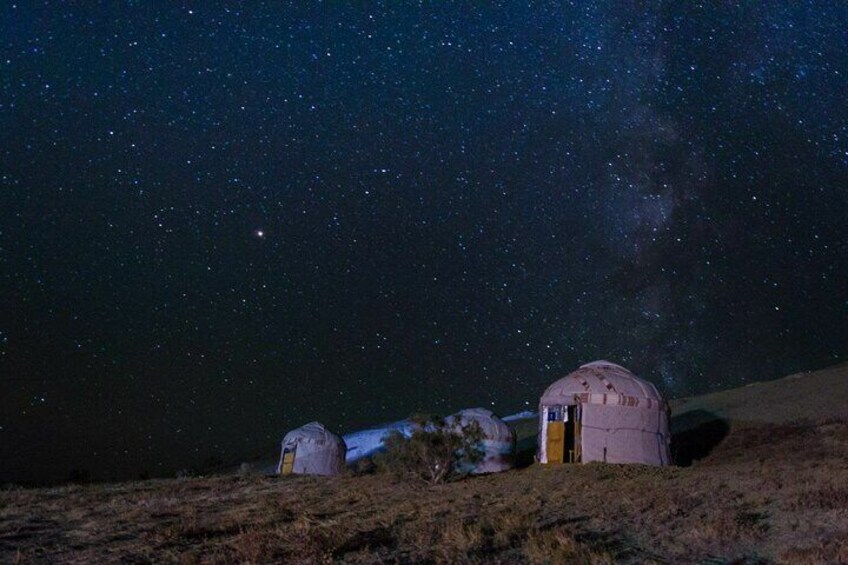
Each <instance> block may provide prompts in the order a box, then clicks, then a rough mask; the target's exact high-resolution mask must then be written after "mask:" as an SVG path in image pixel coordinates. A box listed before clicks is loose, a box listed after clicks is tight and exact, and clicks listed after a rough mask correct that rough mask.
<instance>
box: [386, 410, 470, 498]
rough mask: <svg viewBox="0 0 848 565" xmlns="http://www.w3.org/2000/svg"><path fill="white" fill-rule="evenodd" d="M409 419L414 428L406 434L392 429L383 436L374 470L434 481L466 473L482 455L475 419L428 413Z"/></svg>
mask: <svg viewBox="0 0 848 565" xmlns="http://www.w3.org/2000/svg"><path fill="white" fill-rule="evenodd" d="M411 420H412V422H413V423H414V424H415V429H414V430H413V432H412V434H411V435H410V436H409V437H407V436H405V435H403V434H402V433H400V432H398V431H394V432H392V433H391V434H390V435H389V436H388V437H387V438H386V439H385V441H384V445H385V447H386V450H385V452H384V453H381V454H379V455H377V456H376V457H375V458H374V463H375V464H376V466H377V469H378V470H380V471H383V472H389V473H392V474H394V475H396V476H398V477H401V478H411V479H417V480H421V481H423V482H425V483H427V484H431V485H435V484H439V483H444V482H446V481H449V480H452V479H455V478H457V477H460V476H463V475H465V474H467V473H469V472H470V471H471V470H472V469H473V467H474V465H475V464H476V463H478V462H479V461H480V460H481V459H482V458H483V455H484V452H483V449H482V440H483V430H482V429H481V428H480V424H478V423H477V422H473V421H472V422H468V423H462V422H459V421H458V420H455V419H450V418H448V419H445V418H441V417H439V416H432V415H423V416H413V417H412V418H411Z"/></svg>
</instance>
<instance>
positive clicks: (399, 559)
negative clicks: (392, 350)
mask: <svg viewBox="0 0 848 565" xmlns="http://www.w3.org/2000/svg"><path fill="white" fill-rule="evenodd" d="M846 368H848V367H845V368H843V369H837V373H838V371H843V372H842V373H839V374H842V375H843V376H844V375H845V374H846V373H845V372H844V370H845V369H846ZM834 374H835V375H836V376H839V375H838V374H836V373H834V371H833V370H831V371H829V372H827V373H826V374H825V376H826V377H827V378H828V379H832V380H833V383H835V382H837V379H836V377H834V376H833V375H834ZM828 375H830V376H828ZM784 382H785V383H789V384H792V383H795V382H796V381H793V380H792V379H789V380H785V381H784ZM838 382H840V383H844V380H842V381H838ZM833 383H830V382H828V386H827V387H820V388H814V389H813V390H815V391H818V392H817V394H821V393H822V392H821V391H826V392H827V393H828V394H830V396H828V401H829V402H831V403H832V405H833V406H834V407H835V408H834V409H832V410H830V411H826V410H823V411H822V413H821V414H820V418H821V419H818V420H817V419H815V418H812V417H811V416H810V414H811V413H812V409H811V407H812V406H813V405H814V404H815V403H814V401H813V400H812V399H811V398H809V397H807V398H806V399H805V398H804V397H803V395H799V394H795V395H793V396H792V400H793V402H795V401H798V402H799V403H800V406H802V407H803V408H804V410H803V412H801V414H802V415H801V416H798V413H796V414H795V415H794V416H792V413H787V411H786V410H782V411H780V412H778V411H772V412H769V411H767V410H765V409H759V410H758V411H755V412H757V413H758V414H759V415H758V416H757V418H758V419H757V420H756V421H755V422H751V421H750V420H749V421H740V419H739V418H731V419H728V420H726V423H727V425H726V427H724V426H722V428H721V434H717V435H714V436H711V438H710V439H711V441H710V442H709V445H708V447H709V449H703V450H697V451H692V450H690V451H689V452H688V453H689V454H690V455H697V456H693V457H690V460H689V461H688V463H689V466H685V467H665V468H658V467H646V466H640V465H605V464H597V463H593V464H588V465H560V466H544V467H543V466H539V465H531V466H529V467H527V468H524V469H518V470H515V471H510V472H507V473H501V474H497V475H486V476H480V477H474V478H469V479H468V480H463V481H453V482H451V481H448V482H445V483H442V484H436V485H430V484H427V483H428V482H429V481H425V480H421V479H414V480H408V477H407V479H405V480H387V476H386V475H385V474H374V473H371V474H362V475H359V476H356V475H355V474H354V473H349V474H346V475H344V476H341V477H305V476H286V477H264V476H261V475H255V474H252V473H244V472H242V473H238V472H237V470H235V469H234V471H233V474H232V475H230V476H219V477H210V478H203V477H196V476H186V477H184V478H182V479H171V480H148V481H142V482H132V483H122V484H100V485H97V484H69V485H67V486H63V487H58V488H40V489H28V488H21V487H17V486H14V485H4V486H3V488H2V489H0V562H2V563H6V562H9V563H55V562H75V563H76V562H81V563H89V562H115V561H122V562H180V563H232V562H242V563H268V562H290V563H326V562H331V561H332V562H346V563H409V562H425V563H455V562H472V563H473V562H496V563H551V564H554V563H575V562H576V563H612V562H616V563H679V562H684V563H691V562H709V563H725V562H727V563H729V562H734V563H762V562H769V563H771V562H773V563H786V564H793V565H794V564H796V563H797V564H805V563H810V564H812V563H848V513H846V508H848V487H846V485H848V467H846V465H845V461H846V460H848V418H846V416H848V415H846V414H845V408H844V407H845V402H844V397H840V398H839V402H836V401H834V400H833V399H834V397H838V394H837V393H839V391H843V390H844V388H841V389H840V388H834V386H833ZM793 386H794V385H793ZM764 391H766V392H767V391H768V387H767V386H766V385H761V386H757V387H753V388H748V387H746V388H745V389H742V390H741V391H740V390H736V391H729V392H730V394H729V395H728V397H730V398H732V399H733V402H723V403H722V398H721V395H720V394H716V395H711V396H710V398H708V399H694V400H689V401H688V404H689V406H688V408H689V409H690V411H691V410H692V409H693V408H694V409H696V410H698V411H700V413H701V414H702V415H703V414H706V415H708V416H709V418H707V419H700V420H697V421H693V422H689V424H691V426H690V427H689V429H693V426H694V427H697V426H700V425H702V424H703V423H705V422H707V423H709V422H712V421H714V418H715V414H721V417H722V418H725V417H726V416H727V415H728V413H731V412H732V411H731V410H730V409H728V408H727V407H730V408H731V409H732V410H733V411H735V412H736V413H737V414H742V415H744V416H748V415H749V414H750V412H749V411H748V410H746V409H745V407H746V406H748V404H749V401H748V400H746V397H745V396H744V394H745V393H749V394H750V393H754V394H755V397H756V398H758V399H759V398H760V397H762V395H763V394H764ZM793 391H794V392H796V393H797V392H798V389H797V388H793ZM834 391H836V392H834ZM768 394H769V395H770V398H772V399H782V398H784V397H789V396H790V395H787V394H780V391H779V390H778V387H777V386H775V390H773V391H771V392H769V393H768ZM842 394H844V393H842ZM799 398H800V400H799ZM707 401H709V402H707ZM773 401H776V400H773ZM793 405H794V404H793ZM766 417H769V418H774V419H773V420H765V418H766ZM793 417H794V418H796V419H795V420H794V421H793V419H792V418H793ZM801 417H803V418H805V419H797V418H801ZM764 421H765V423H764ZM533 434H535V423H532V424H531V425H530V426H529V427H528V429H526V430H525V433H524V434H523V435H522V436H521V437H528V438H530V441H531V443H532V439H533V437H532V436H533ZM430 439H432V438H429V439H428V441H429V440H430ZM704 446H707V444H704ZM704 446H699V447H704ZM684 447H685V446H684ZM451 453H452V454H456V451H451ZM430 459H432V458H430ZM425 460H426V458H425ZM419 472H420V470H419Z"/></svg>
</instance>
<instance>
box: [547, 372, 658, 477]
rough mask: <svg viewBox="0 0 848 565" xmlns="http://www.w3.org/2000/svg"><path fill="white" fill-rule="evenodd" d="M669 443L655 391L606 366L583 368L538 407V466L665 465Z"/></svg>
mask: <svg viewBox="0 0 848 565" xmlns="http://www.w3.org/2000/svg"><path fill="white" fill-rule="evenodd" d="M670 438H671V434H670V433H669V428H668V411H667V405H666V402H665V401H664V400H663V399H662V397H661V396H660V394H659V392H657V389H656V387H654V385H652V384H651V383H649V382H647V381H645V380H642V379H640V378H639V377H637V376H636V375H634V374H633V373H631V372H630V371H628V370H627V369H625V368H624V367H621V366H619V365H616V364H615V363H610V362H609V361H595V362H593V363H589V364H587V365H583V366H582V367H580V368H579V369H577V370H576V371H574V372H573V373H571V374H570V375H567V376H565V377H564V378H562V379H560V380H558V381H556V382H555V383H553V384H552V385H551V386H549V387H548V389H547V390H546V391H545V392H544V394H543V395H542V398H541V400H540V402H539V440H538V448H539V449H538V454H537V458H538V460H539V462H540V463H568V462H574V463H580V462H582V463H588V462H590V461H604V462H608V463H644V464H648V465H669V464H670V463H671V455H670V453H669V442H670Z"/></svg>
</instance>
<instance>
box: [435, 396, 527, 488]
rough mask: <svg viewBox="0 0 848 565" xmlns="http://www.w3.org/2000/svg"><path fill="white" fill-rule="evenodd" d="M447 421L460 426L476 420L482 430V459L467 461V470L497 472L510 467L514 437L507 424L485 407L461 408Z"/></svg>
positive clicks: (472, 471)
mask: <svg viewBox="0 0 848 565" xmlns="http://www.w3.org/2000/svg"><path fill="white" fill-rule="evenodd" d="M448 422H449V423H450V424H453V425H455V426H457V427H462V426H466V425H468V424H470V423H471V422H476V423H477V424H478V425H479V426H480V430H481V431H482V432H483V440H482V441H481V442H480V446H479V447H480V449H481V450H482V451H483V459H482V460H480V461H478V462H477V463H470V462H469V463H468V464H467V466H468V467H469V468H468V469H464V470H467V471H468V472H470V473H472V474H482V473H499V472H501V471H506V470H507V469H511V468H512V466H513V454H514V452H515V437H514V435H513V433H512V430H511V429H510V427H509V426H507V425H506V423H504V421H503V420H501V419H500V418H498V417H497V416H495V415H494V414H493V413H492V412H491V411H490V410H486V409H485V408H469V409H466V410H461V411H460V412H457V413H456V414H454V415H452V416H450V417H449V418H448Z"/></svg>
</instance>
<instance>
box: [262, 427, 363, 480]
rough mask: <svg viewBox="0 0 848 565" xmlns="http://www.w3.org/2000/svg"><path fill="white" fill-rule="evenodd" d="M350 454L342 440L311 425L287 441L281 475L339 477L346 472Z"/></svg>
mask: <svg viewBox="0 0 848 565" xmlns="http://www.w3.org/2000/svg"><path fill="white" fill-rule="evenodd" d="M346 451H347V447H346V446H345V442H344V440H343V439H342V438H340V437H339V436H337V435H336V434H334V433H332V432H330V431H329V430H327V428H325V427H324V426H323V425H322V424H319V423H318V422H311V423H309V424H306V425H305V426H301V427H300V428H297V429H295V430H292V431H290V432H289V433H287V434H286V435H285V437H284V438H283V443H282V451H281V453H280V462H279V463H278V464H277V474H281V475H288V474H291V473H295V474H301V475H338V474H339V473H341V472H342V469H344V464H345V452H346Z"/></svg>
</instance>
